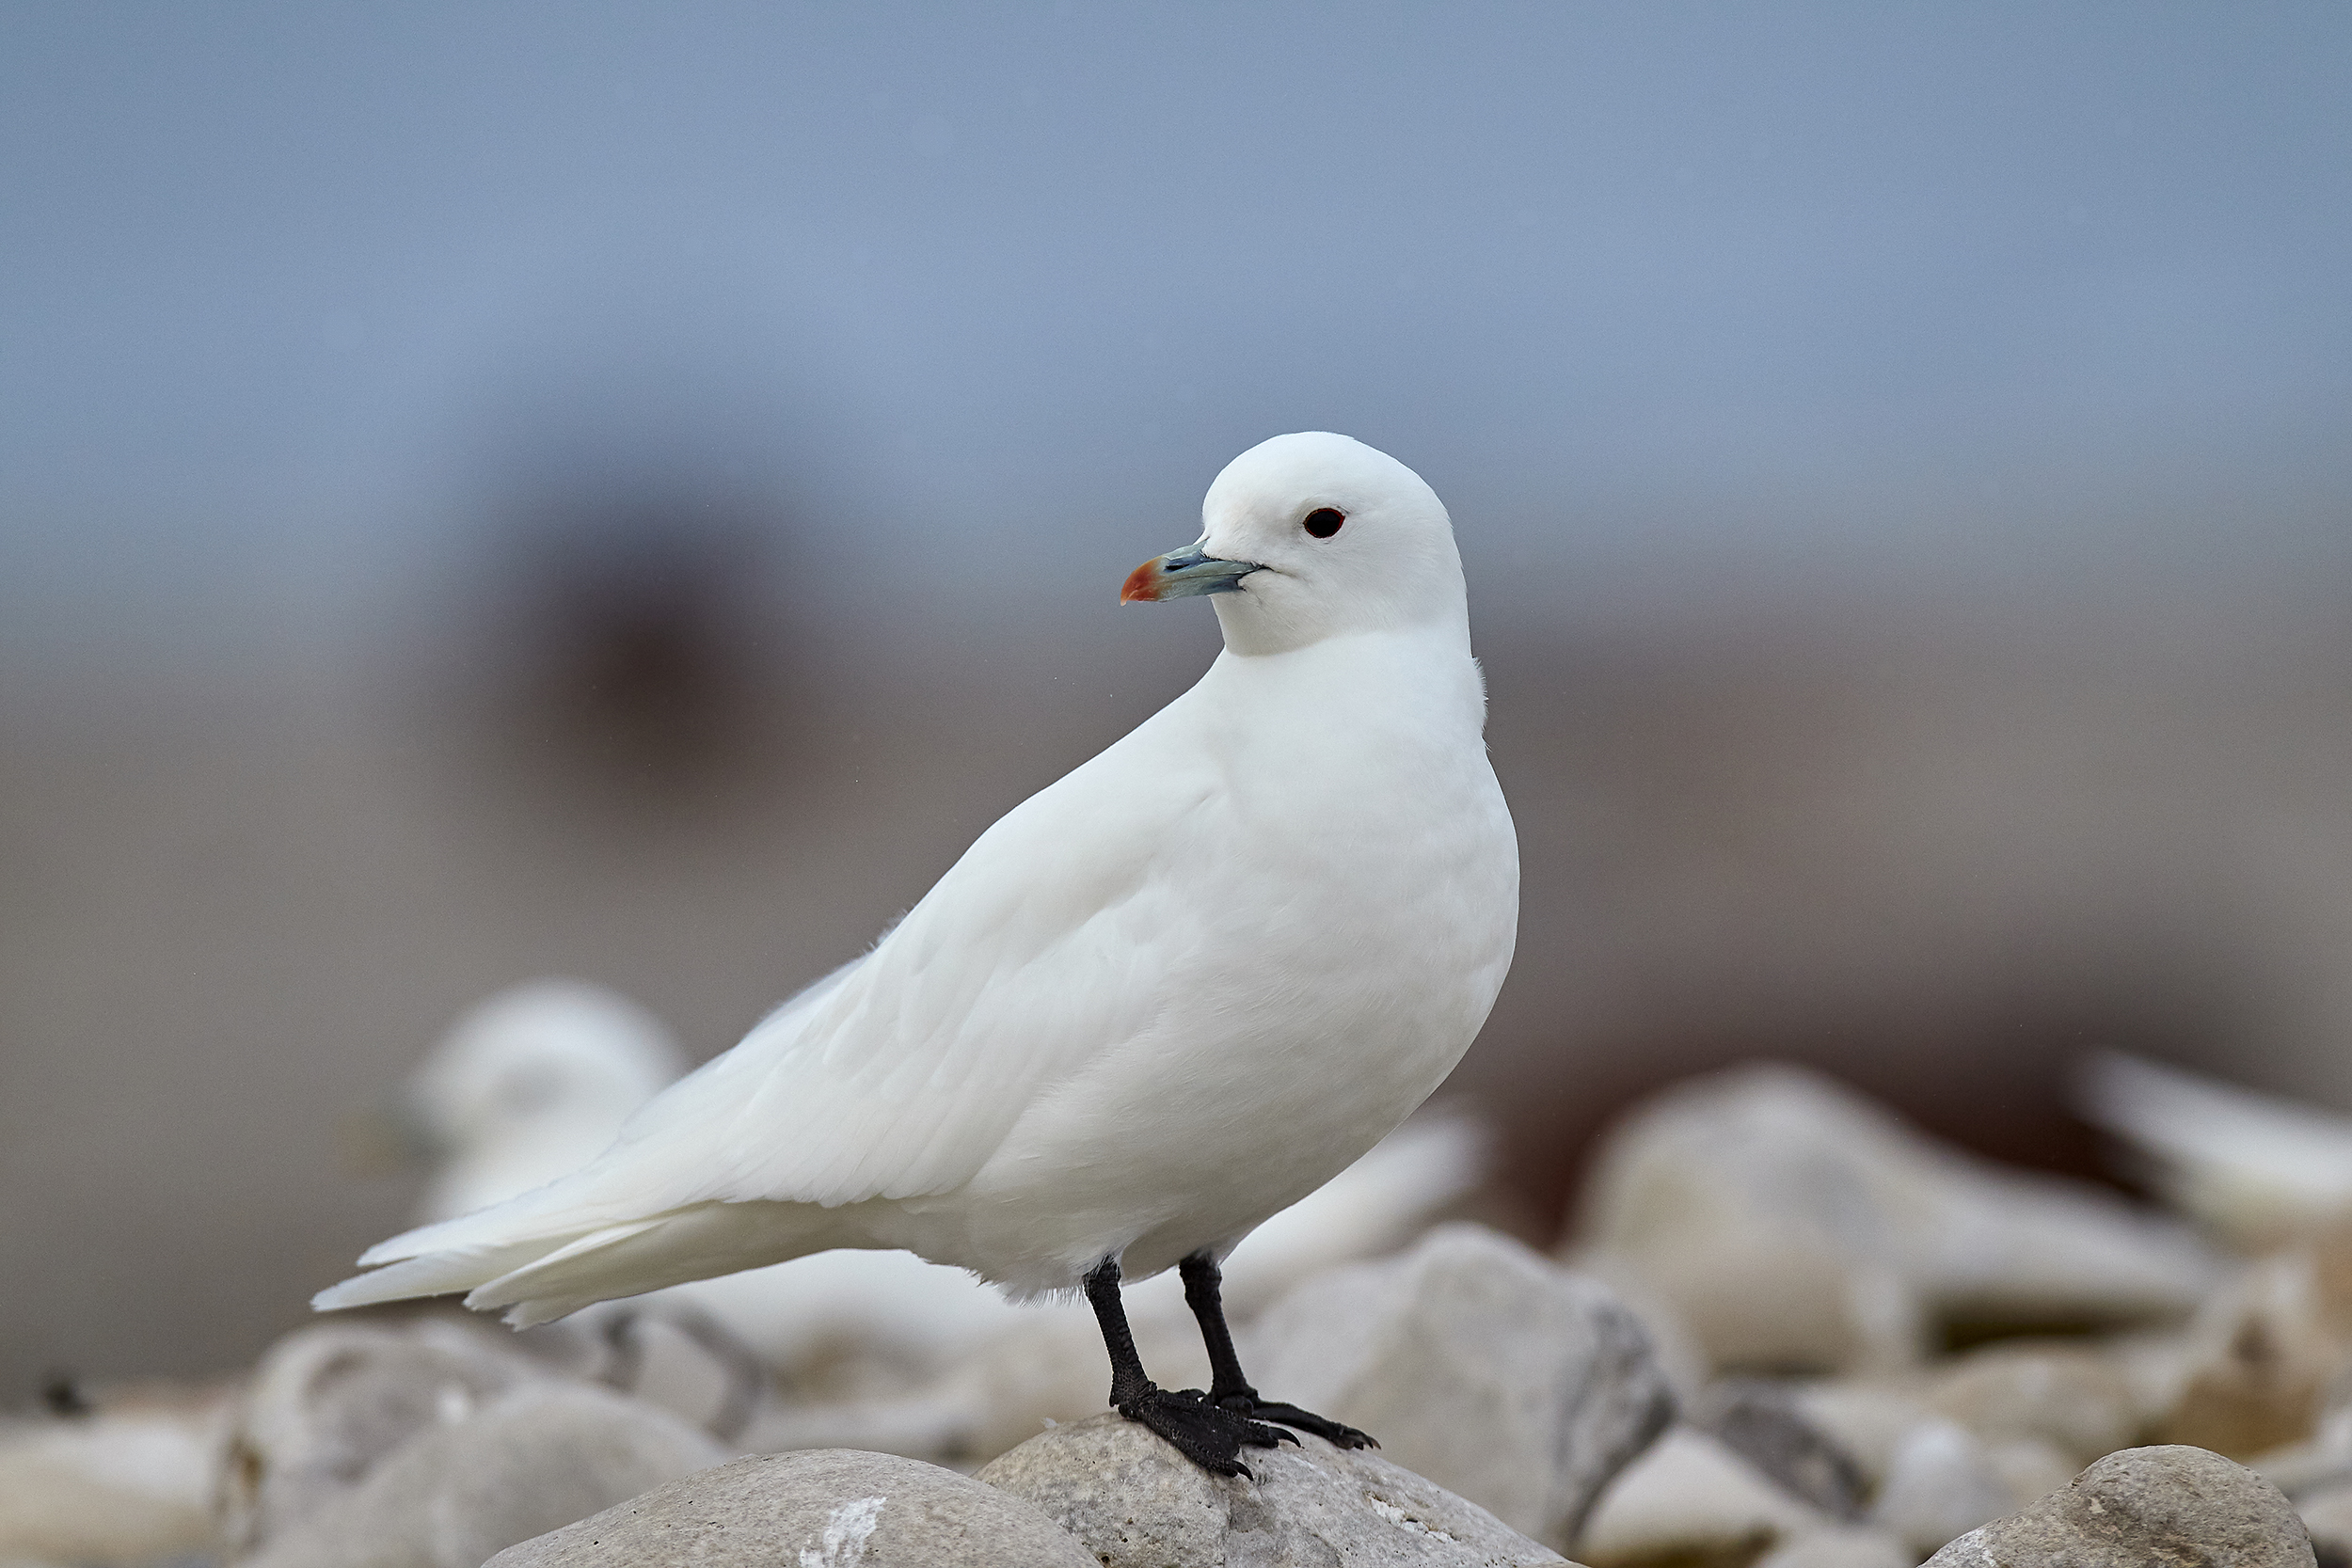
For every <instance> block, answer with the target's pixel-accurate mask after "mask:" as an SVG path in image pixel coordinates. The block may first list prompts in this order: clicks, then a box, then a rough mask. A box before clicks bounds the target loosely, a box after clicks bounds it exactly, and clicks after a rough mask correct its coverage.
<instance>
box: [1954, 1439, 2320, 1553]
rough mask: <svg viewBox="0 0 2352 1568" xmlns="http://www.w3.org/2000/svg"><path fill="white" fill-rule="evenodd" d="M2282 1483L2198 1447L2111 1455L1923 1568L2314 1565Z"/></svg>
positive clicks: (2308, 1543)
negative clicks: (2173, 1564) (2278, 1484)
mask: <svg viewBox="0 0 2352 1568" xmlns="http://www.w3.org/2000/svg"><path fill="white" fill-rule="evenodd" d="M2312 1561H2313V1560H2312V1546H2311V1541H2310V1539H2309V1537H2308V1536H2307V1534H2306V1533H2305V1531H2304V1528H2303V1524H2302V1521H2301V1520H2299V1519H2298V1518H2296V1513H2295V1509H2294V1507H2293V1506H2292V1505H2291V1504H2289V1503H2288V1501H2287V1499H2286V1498H2285V1497H2284V1496H2282V1495H2281V1494H2280V1491H2279V1489H2278V1488H2277V1487H2275V1486H2273V1485H2271V1484H2270V1483H2269V1482H2268V1481H2265V1480H2263V1479H2262V1477H2260V1476H2258V1475H2256V1474H2254V1472H2253V1471H2251V1470H2249V1469H2247V1468H2246V1467H2245V1466H2243V1465H2234V1464H2232V1463H2231V1462H2230V1461H2229V1460H2226V1459H2224V1458H2222V1457H2221V1456H2220V1455H2218V1454H2216V1453H2209V1452H2207V1451H2206V1450H2205V1449H2193V1448H2186V1447H2182V1446H2178V1445H2168V1446H2164V1447H2159V1448H2148V1449H2124V1450H2123V1451H2122V1452H2121V1453H2115V1454H2109V1455H2108V1456H2107V1457H2106V1458H2105V1459H2102V1460H2101V1461H2099V1463H2097V1464H2096V1465H2091V1466H2090V1468H2089V1469H2087V1470H2085V1471H2084V1472H2083V1473H2082V1474H2081V1475H2079V1476H2076V1477H2075V1478H2074V1480H2073V1481H2070V1482H2069V1483H2068V1484H2067V1485H2066V1486H2064V1487H2062V1488H2060V1489H2059V1490H2058V1491H2056V1492H2053V1493H2051V1494H2050V1495H2049V1496H2048V1497H2043V1498H2042V1499H2041V1500H2040V1501H2038V1502H2036V1503H2034V1504H2032V1505H2031V1506H2029V1507H2027V1508H2026V1509H2025V1510H2023V1511H2022V1512H2020V1513H2014V1514H2011V1515H2010V1517H2008V1518H2006V1519H1997V1520H1995V1521H1994V1522H1993V1523H1992V1524H1989V1525H1986V1526H1984V1527H1982V1528H1979V1529H1974V1530H1971V1531H1969V1532H1968V1533H1967V1534H1966V1535H1963V1536H1962V1537H1960V1538H1959V1539H1958V1540H1956V1541H1954V1542H1952V1543H1951V1544H1948V1545H1947V1546H1946V1547H1944V1549H1943V1550H1941V1551H1939V1552H1937V1553H1936V1554H1935V1555H1934V1556H1933V1557H1932V1558H1930V1559H1929V1560H1928V1564H1927V1568H2150V1565H2152V1564H2167V1563H2180V1564H2206V1565H2210V1568H2312Z"/></svg>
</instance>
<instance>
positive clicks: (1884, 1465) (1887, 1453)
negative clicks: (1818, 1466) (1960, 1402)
mask: <svg viewBox="0 0 2352 1568" xmlns="http://www.w3.org/2000/svg"><path fill="white" fill-rule="evenodd" d="M1789 1398H1790V1400H1791V1402H1793V1403H1794V1404H1795V1405H1796V1407H1797V1409H1798V1411H1799V1412H1800V1413H1801V1414H1802V1415H1803V1416H1804V1418H1805V1419H1806V1420H1807V1421H1809V1422H1810V1423H1812V1425H1814V1426H1815V1427H1817V1428H1819V1429H1820V1432H1821V1433H1823V1434H1824V1435H1825V1436H1826V1437H1827V1438H1828V1439H1829V1440H1830V1441H1831V1442H1833V1443H1835V1444H1836V1445H1837V1447H1838V1449H1840V1450H1841V1451H1842V1452H1844V1453H1845V1454H1847V1455H1848V1456H1849V1457H1850V1458H1851V1459H1852V1460H1853V1462H1854V1464H1855V1465H1857V1466H1858V1467H1859V1468H1860V1469H1861V1471H1862V1474H1863V1477H1864V1479H1865V1481H1867V1488H1866V1490H1867V1491H1868V1492H1870V1493H1876V1492H1877V1491H1878V1490H1879V1489H1880V1488H1882V1487H1883V1486H1884V1485H1885V1484H1886V1478H1887V1476H1888V1474H1889V1473H1890V1472H1891V1471H1892V1469H1893V1467H1894V1463H1895V1455H1896V1452H1897V1450H1899V1449H1900V1448H1901V1447H1902V1442H1903V1439H1904V1438H1905V1437H1906V1436H1907V1435H1909V1434H1910V1433H1912V1432H1913V1431H1915V1430H1916V1429H1917V1428H1918V1427H1920V1426H1923V1425H1925V1424H1927V1423H1928V1422H1931V1421H1935V1420H1940V1419H1942V1418H1941V1417H1939V1416H1937V1415H1936V1413H1935V1411H1934V1409H1933V1407H1931V1405H1930V1404H1929V1403H1928V1402H1927V1400H1926V1399H1925V1397H1924V1396H1922V1394H1921V1393H1920V1392H1919V1391H1918V1389H1917V1388H1916V1387H1915V1386H1913V1385H1912V1384H1909V1383H1898V1382H1894V1381H1889V1380H1883V1379H1878V1378H1828V1379H1823V1380H1821V1381H1820V1382H1808V1383H1796V1384H1792V1385H1790V1386H1789Z"/></svg>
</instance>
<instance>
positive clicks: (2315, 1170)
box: [2077, 1052, 2352, 1252]
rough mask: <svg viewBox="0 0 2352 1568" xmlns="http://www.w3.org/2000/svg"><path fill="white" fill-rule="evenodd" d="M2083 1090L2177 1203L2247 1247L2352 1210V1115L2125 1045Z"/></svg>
mask: <svg viewBox="0 0 2352 1568" xmlns="http://www.w3.org/2000/svg"><path fill="white" fill-rule="evenodd" d="M2077 1098H2078V1099H2079V1101H2080V1103H2081V1109H2082V1114H2083V1116H2084V1117H2085V1119H2087V1120H2089V1121H2090V1122H2091V1123H2092V1124H2093V1125H2095V1126H2097V1127H2100V1128H2102V1129H2104V1130H2106V1132H2111V1133H2113V1134H2114V1135H2115V1136H2116V1137H2118V1138H2121V1139H2122V1140H2123V1141H2124V1142H2125V1143H2127V1144H2129V1145H2130V1146H2131V1147H2132V1148H2133V1149H2134V1150H2135V1151H2137V1153H2138V1154H2139V1155H2140V1157H2141V1158H2142V1159H2143V1160H2144V1161H2145V1164H2146V1174H2147V1176H2148V1178H2149V1180H2151V1181H2152V1182H2153V1184H2154V1186H2155V1187H2156V1189H2157V1190H2158V1192H2159V1193H2161V1194H2162V1196H2164V1197H2165V1198H2166V1200H2167V1201H2169V1202H2170V1203H2171V1204H2173V1205H2174V1206H2175V1207H2177V1208H2179V1209H2180V1210H2181V1211H2182V1212H2185V1213H2187V1214H2189V1215H2191V1216H2193V1217H2194V1218H2196V1219H2197V1220H2199V1221H2200V1222H2201V1223H2202V1224H2205V1225H2208V1226H2211V1227H2213V1228H2214V1230H2216V1231H2217V1232H2218V1233H2219V1234H2220V1235H2221V1236H2222V1237H2223V1239H2225V1240H2227V1241H2228V1242H2230V1243H2232V1244H2233V1245H2234V1246H2236V1247H2238V1248H2240V1249H2241V1250H2244V1251H2247V1252H2260V1251H2264V1250H2265V1249H2267V1248H2269V1247H2271V1246H2273V1245H2276V1244H2277V1243H2280V1242H2281V1241H2284V1240H2286V1239H2287V1238H2289V1237H2291V1236H2294V1235H2296V1234H2297V1233H2298V1232H2302V1231H2306V1230H2311V1229H2314V1228H2318V1227H2324V1226H2328V1225H2333V1224H2338V1223H2341V1222H2343V1221H2344V1220H2345V1219H2347V1218H2352V1117H2344V1116H2341V1115H2338V1114H2336V1113H2334V1112H2331V1111H2323V1110H2320V1109H2319V1108H2317V1107H2316V1106H2312V1105H2305V1104H2301V1103H2298V1102H2296V1101H2290V1100H2279V1099H2274V1098H2272V1097H2271V1096H2269V1095H2265V1094H2257V1093H2255V1092H2254V1091H2253V1090H2251V1089H2242V1088H2239V1087H2237V1086H2236V1085H2231V1084H2225V1083H2222V1082H2220V1081H2219V1080H2218V1079H2214V1078H2206V1077H2203V1076H2201V1075H2200V1074H2197V1073H2193V1072H2186V1071H2184V1070H2183V1069H2179V1068H2176V1067H2167V1066H2164V1065H2162V1064H2160V1063H2156V1062H2151V1061H2146V1060H2143V1059H2142V1058H2140V1057H2137V1056H2127V1055H2124V1054H2122V1053H2120V1052H2105V1053H2101V1054H2099V1055H2097V1056H2094V1057H2092V1058H2091V1059H2090V1062H2088V1063H2087V1064H2086V1065H2085V1067H2084V1069H2083V1073H2082V1077H2081V1081H2080V1092H2079V1094H2078V1097H2077Z"/></svg>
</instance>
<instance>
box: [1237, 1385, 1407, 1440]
mask: <svg viewBox="0 0 2352 1568" xmlns="http://www.w3.org/2000/svg"><path fill="white" fill-rule="evenodd" d="M1218 1403H1220V1404H1222V1405H1223V1406H1224V1407H1225V1408H1226V1409H1228V1410H1230V1411H1232V1412H1233V1414H1235V1415H1236V1416H1255V1417H1257V1418H1259V1419H1261V1420H1266V1421H1279V1422H1280V1423H1281V1424H1282V1425H1283V1426H1286V1427H1296V1428H1297V1429H1298V1430H1299V1431H1301V1432H1311V1433H1314V1434H1315V1435H1316V1436H1317V1437H1320V1438H1322V1439H1323V1440H1324V1441H1325V1442H1327V1443H1329V1444H1331V1445H1332V1446H1333V1447H1335V1448H1342V1449H1376V1448H1378V1447H1379V1446H1380V1440H1379V1439H1378V1438H1376V1437H1375V1436H1373V1434H1372V1433H1369V1432H1359V1431H1357V1430H1356V1428H1354V1427H1352V1426H1345V1425H1343V1424H1342V1423H1340V1422H1338V1421H1335V1420H1333V1419H1331V1418H1329V1417H1328V1416H1318V1415H1316V1414H1315V1413H1314V1412H1313V1411H1311V1410H1301V1409H1299V1408H1298V1406H1296V1405H1295V1404H1282V1403H1280V1402H1277V1401H1274V1400H1262V1399H1259V1398H1257V1397H1256V1396H1255V1395H1252V1394H1232V1395H1228V1396H1227V1397H1226V1398H1224V1399H1222V1400H1220V1401H1218ZM1282 1435H1283V1436H1285V1437H1291V1434H1290V1433H1287V1432H1285V1433H1282ZM1291 1441H1292V1442H1294V1443H1295V1442H1297V1441H1298V1439H1297V1438H1295V1437H1291Z"/></svg>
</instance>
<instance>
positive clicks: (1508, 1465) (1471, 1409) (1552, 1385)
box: [1244, 1225, 1674, 1547]
mask: <svg viewBox="0 0 2352 1568" xmlns="http://www.w3.org/2000/svg"><path fill="white" fill-rule="evenodd" d="M1245 1351H1246V1354H1245V1357H1244V1365H1245V1366H1246V1367H1247V1368H1248V1370H1249V1373H1250V1376H1251V1379H1252V1380H1253V1381H1254V1382H1255V1383H1256V1385H1257V1386H1259V1387H1260V1388H1262V1389H1263V1390H1265V1392H1266V1395H1267V1397H1268V1398H1270V1399H1279V1400H1285V1401H1288V1402H1291V1403H1293V1404H1297V1405H1302V1406H1304V1407H1306V1408H1307V1409H1310V1410H1313V1411H1316V1412H1318V1413H1320V1414H1322V1415H1325V1416H1328V1417H1330V1418H1332V1419H1334V1420H1339V1421H1344V1422H1346V1423H1347V1424H1348V1425H1350V1426H1354V1427H1359V1428H1361V1429H1362V1430H1364V1431H1366V1432H1369V1433H1372V1434H1373V1435H1374V1436H1375V1437H1376V1438H1378V1439H1379V1440H1380V1443H1381V1445H1382V1451H1383V1452H1384V1453H1385V1454H1386V1455H1387V1457H1388V1458H1390V1459H1391V1460H1393V1461H1394V1462H1395V1463H1396V1464H1398V1465H1404V1466H1405V1467H1406V1469H1409V1470H1411V1471H1413V1472H1415V1473H1416V1474H1419V1475H1423V1476H1427V1477H1428V1478H1429V1479H1430V1480H1431V1481H1435V1482H1437V1483H1438V1485H1440V1486H1443V1487H1446V1488H1448V1489H1450V1490H1452V1491H1454V1492H1456V1493H1459V1494H1460V1495H1461V1496H1463V1497H1468V1498H1470V1500H1471V1501H1472V1502H1474V1503H1477V1504H1478V1505H1479V1506H1480V1507H1482V1508H1485V1509H1487V1510H1489V1511H1490V1512H1492V1513H1494V1514H1495V1516H1496V1517H1497V1518H1499V1519H1501V1520H1502V1521H1503V1522H1504V1523H1505V1524H1507V1525H1509V1526H1510V1527H1511V1528H1514V1529H1517V1530H1519V1531H1521V1532H1523V1533H1525V1534H1528V1535H1532V1536H1534V1537H1535V1538H1536V1539H1538V1540H1540V1541H1543V1542H1545V1543H1547V1544H1551V1545H1554V1546H1560V1547H1565V1546H1566V1545H1567V1544H1568V1543H1570V1542H1571V1541H1573V1540H1574V1539H1575V1538H1576V1532H1577V1529H1578V1528H1579V1526H1580V1525H1581V1522H1582V1520H1583V1519H1584V1517H1585V1515H1586V1513H1588V1512H1589V1510H1590V1509H1591V1507H1592V1504H1593V1499H1594V1498H1595V1497H1597V1496H1599V1493H1600V1490H1601V1488H1602V1487H1603V1486H1604V1485H1606V1484H1607V1483H1608V1481H1609V1479H1610V1477H1612V1476H1613V1475H1615V1474H1616V1473H1617V1471H1618V1470H1619V1469H1620V1468H1622V1467H1623V1466H1624V1465H1625V1464H1626V1462H1627V1461H1628V1460H1629V1459H1631V1458H1632V1457H1633V1456H1634V1455H1635V1454H1637V1453H1639V1452H1640V1451H1641V1450H1642V1449H1644V1448H1645V1446H1647V1445H1648V1443H1649V1442H1650V1440H1651V1439H1652V1438H1654V1437H1655V1436H1657V1434H1658V1433H1659V1432H1660V1431H1661V1429H1662V1428H1663V1427H1664V1426H1665V1424H1666V1422H1667V1421H1668V1420H1669V1419H1670V1418H1671V1417H1672V1413H1673V1408H1674V1397H1673V1394H1672V1391H1671V1390H1670V1389H1669V1388H1668V1386H1667V1384H1666V1379H1665V1375H1664V1373H1663V1372H1662V1371H1661V1370H1660V1369H1659V1367H1658V1364H1657V1361H1656V1359H1655V1358H1654V1357H1653V1356H1652V1355H1651V1354H1650V1347H1649V1339H1648V1337H1647V1336H1646V1335H1645V1334H1644V1332H1643V1331H1642V1327H1641V1324H1640V1323H1639V1322H1638V1321H1637V1320H1636V1319H1635V1318H1634V1316H1633V1314H1632V1313H1631V1312H1630V1311H1629V1310H1628V1309H1627V1307H1625V1305H1624V1304H1623V1303H1622V1302H1620V1301H1619V1300H1617V1298H1616V1296H1615V1295H1614V1293H1613V1292H1612V1291H1609V1290H1608V1288H1607V1287H1605V1286H1603V1285H1601V1284H1600V1283H1599V1282H1598V1281H1597V1280H1593V1279H1589V1278H1586V1277H1583V1276H1581V1275H1576V1274H1572V1273H1570V1272H1568V1271H1567V1270H1565V1269H1562V1268H1560V1267H1559V1266H1557V1265H1556V1264H1553V1263H1551V1262H1549V1261H1548V1260H1547V1259H1544V1258H1543V1257H1542V1256H1541V1255H1540V1254H1538V1253H1535V1252H1534V1251H1531V1250H1530V1249H1528V1248H1527V1247H1524V1246H1522V1245H1520V1244H1519V1243H1517V1242H1515V1241H1512V1240H1511V1239H1510V1238H1509V1237H1506V1236H1503V1235H1501V1234H1499V1233H1498V1232H1495V1231H1491V1230H1487V1229H1486V1228H1484V1227H1479V1226H1472V1225H1445V1226H1440V1227H1438V1228H1437V1229H1435V1230H1432V1231H1430V1232H1429V1233H1428V1234H1427V1235H1425V1236H1423V1237H1422V1239H1421V1241H1419V1242H1418V1243H1415V1244H1414V1245H1413V1246H1412V1247H1410V1248H1409V1249H1407V1250H1406V1251H1405V1252H1403V1253H1401V1254H1399V1255H1398V1256H1396V1257H1394V1258H1391V1259H1382V1260H1380V1261H1378V1262H1372V1263H1359V1264H1355V1265H1352V1266H1350V1267H1348V1268H1344V1269H1334V1270H1331V1271H1329V1272H1328V1273H1326V1274H1323V1275H1317V1276H1316V1277H1314V1278H1313V1279H1311V1280H1309V1281H1307V1282H1306V1283H1305V1284H1303V1285H1300V1286H1299V1287H1298V1288H1297V1289H1295V1291H1292V1292H1291V1293H1290V1294H1289V1295H1287V1296H1285V1297H1283V1298H1282V1300H1281V1301H1279V1302H1278V1303H1277V1304H1276V1305H1275V1306H1274V1307H1272V1308H1270V1309H1269V1310H1268V1311H1267V1312H1266V1314H1265V1315H1264V1317H1263V1318H1262V1319H1260V1320H1259V1322H1258V1323H1257V1324H1256V1325H1255V1326H1254V1328H1253V1329H1252V1331H1251V1332H1250V1333H1249V1335H1248V1342H1247V1344H1246V1346H1245Z"/></svg>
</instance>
